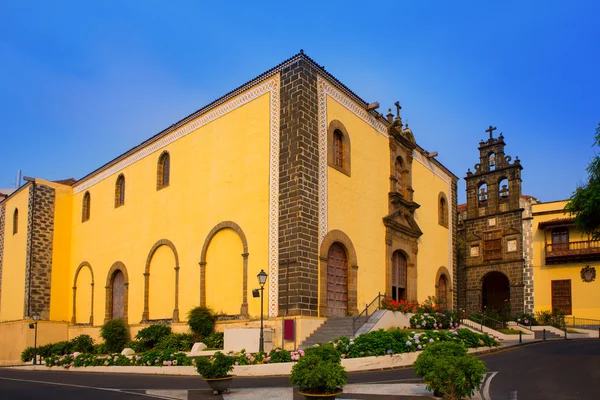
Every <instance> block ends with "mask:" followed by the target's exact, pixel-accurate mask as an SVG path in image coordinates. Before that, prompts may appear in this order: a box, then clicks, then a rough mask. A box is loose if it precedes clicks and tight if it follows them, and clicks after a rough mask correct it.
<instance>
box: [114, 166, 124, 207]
mask: <svg viewBox="0 0 600 400" xmlns="http://www.w3.org/2000/svg"><path fill="white" fill-rule="evenodd" d="M123 204H125V176H123V174H121V175H119V177H118V178H117V183H116V184H115V208H117V207H120V206H122V205H123Z"/></svg>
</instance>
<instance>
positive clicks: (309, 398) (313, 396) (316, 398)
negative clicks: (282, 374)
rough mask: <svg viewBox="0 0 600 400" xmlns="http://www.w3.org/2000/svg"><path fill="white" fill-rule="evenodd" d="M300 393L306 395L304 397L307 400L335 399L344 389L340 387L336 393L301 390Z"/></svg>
mask: <svg viewBox="0 0 600 400" xmlns="http://www.w3.org/2000/svg"><path fill="white" fill-rule="evenodd" d="M298 393H300V394H301V395H302V396H304V398H305V399H306V400H332V399H335V398H336V397H337V396H339V395H340V394H342V389H338V390H337V391H336V392H335V393H330V394H323V393H321V394H318V393H304V392H302V391H300V390H298Z"/></svg>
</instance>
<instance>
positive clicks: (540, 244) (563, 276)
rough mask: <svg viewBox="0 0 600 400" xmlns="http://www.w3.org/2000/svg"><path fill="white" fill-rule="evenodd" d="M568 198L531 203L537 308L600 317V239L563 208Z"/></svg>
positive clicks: (584, 316) (586, 316) (578, 315)
mask: <svg viewBox="0 0 600 400" xmlns="http://www.w3.org/2000/svg"><path fill="white" fill-rule="evenodd" d="M566 203H567V200H561V201H552V202H546V203H536V204H533V205H532V217H533V224H532V228H533V241H532V246H533V282H534V296H535V310H536V311H541V310H553V309H556V308H558V309H561V310H562V311H564V313H565V314H566V315H573V316H576V317H578V318H592V319H597V318H598V317H599V316H600V295H598V290H599V289H600V281H599V280H598V279H597V278H596V273H597V270H598V269H599V268H600V240H592V238H590V237H588V235H586V234H584V233H583V232H581V231H580V230H578V229H577V228H576V227H575V225H574V224H573V218H572V217H570V216H569V215H565V213H564V211H563V209H564V207H565V205H566Z"/></svg>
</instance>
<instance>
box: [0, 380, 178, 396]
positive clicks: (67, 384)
mask: <svg viewBox="0 0 600 400" xmlns="http://www.w3.org/2000/svg"><path fill="white" fill-rule="evenodd" d="M0 379H4V380H5V381H15V382H28V383H41V384H44V385H53V386H66V387H74V388H80V389H94V390H103V391H105V392H115V393H127V394H134V395H138V396H143V397H152V398H155V399H171V397H163V396H156V395H149V394H145V393H136V392H128V391H125V390H121V389H111V388H100V387H93V386H83V385H74V384H71V383H58V382H46V381H34V380H30V379H16V378H5V377H0ZM131 390H135V389H131Z"/></svg>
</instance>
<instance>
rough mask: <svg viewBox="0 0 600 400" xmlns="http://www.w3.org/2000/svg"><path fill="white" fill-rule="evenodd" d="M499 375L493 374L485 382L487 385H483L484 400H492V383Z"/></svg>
mask: <svg viewBox="0 0 600 400" xmlns="http://www.w3.org/2000/svg"><path fill="white" fill-rule="evenodd" d="M497 374H498V372H497V371H496V372H492V374H491V375H490V376H489V377H488V378H487V379H486V380H485V383H484V384H483V390H482V395H483V400H492V398H491V397H490V383H491V382H492V379H494V377H495V376H496V375H497Z"/></svg>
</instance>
